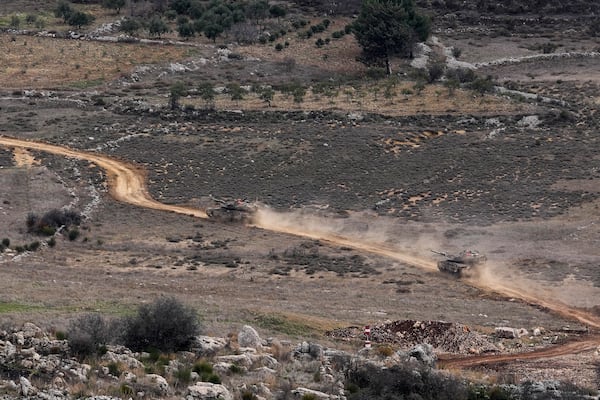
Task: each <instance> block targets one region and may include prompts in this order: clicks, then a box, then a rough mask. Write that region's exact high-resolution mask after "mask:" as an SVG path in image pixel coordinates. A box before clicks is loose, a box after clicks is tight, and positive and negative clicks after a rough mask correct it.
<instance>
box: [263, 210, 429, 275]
mask: <svg viewBox="0 0 600 400" xmlns="http://www.w3.org/2000/svg"><path fill="white" fill-rule="evenodd" d="M253 225H254V226H256V227H258V228H262V229H266V230H270V231H274V232H280V233H288V234H291V235H295V236H302V237H306V238H310V239H317V240H321V241H324V242H329V243H333V244H336V245H339V246H347V247H351V248H353V249H357V250H362V251H365V252H368V253H373V254H379V255H383V256H386V257H389V258H391V259H394V260H398V261H401V262H404V263H407V264H410V265H414V266H416V267H420V268H423V269H426V270H430V271H436V270H437V267H436V264H435V263H434V262H433V261H431V260H428V259H424V258H422V257H418V256H416V255H412V254H409V253H407V252H402V251H400V250H399V249H398V248H395V247H394V246H390V245H388V244H385V240H386V233H385V231H384V230H380V229H377V228H373V229H368V228H367V229H366V230H364V227H359V228H353V227H352V226H350V227H348V226H347V225H348V223H347V222H346V221H345V220H336V219H330V218H324V217H318V216H311V215H306V214H301V213H280V212H275V211H272V210H268V209H261V210H259V211H258V212H257V214H256V217H255V219H254V224H253ZM361 228H362V230H361ZM359 235H360V236H359ZM352 236H355V237H352Z"/></svg>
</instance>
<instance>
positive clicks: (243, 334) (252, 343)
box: [238, 325, 262, 349]
mask: <svg viewBox="0 0 600 400" xmlns="http://www.w3.org/2000/svg"><path fill="white" fill-rule="evenodd" d="M238 344H239V345H240V347H252V348H255V349H259V348H261V347H262V340H261V339H260V336H259V335H258V332H256V330H255V329H254V328H253V327H251V326H250V325H244V326H243V327H242V329H241V330H240V332H239V333H238Z"/></svg>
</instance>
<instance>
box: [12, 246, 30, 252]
mask: <svg viewBox="0 0 600 400" xmlns="http://www.w3.org/2000/svg"><path fill="white" fill-rule="evenodd" d="M25 250H27V249H26V248H25V247H23V246H16V247H15V251H16V252H17V253H19V254H21V253H23V252H24V251H25Z"/></svg>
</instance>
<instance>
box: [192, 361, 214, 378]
mask: <svg viewBox="0 0 600 400" xmlns="http://www.w3.org/2000/svg"><path fill="white" fill-rule="evenodd" d="M192 371H194V372H195V373H197V374H198V375H200V376H202V375H210V374H212V373H213V367H212V365H211V364H209V363H208V362H206V361H198V362H197V363H195V364H194V367H193V368H192Z"/></svg>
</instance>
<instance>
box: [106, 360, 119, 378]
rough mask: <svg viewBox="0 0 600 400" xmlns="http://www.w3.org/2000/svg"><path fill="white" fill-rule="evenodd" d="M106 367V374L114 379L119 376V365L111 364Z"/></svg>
mask: <svg viewBox="0 0 600 400" xmlns="http://www.w3.org/2000/svg"><path fill="white" fill-rule="evenodd" d="M107 367H108V373H109V374H111V375H112V376H116V377H119V376H121V366H120V365H119V363H116V362H111V363H109V364H108V365H107Z"/></svg>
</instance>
